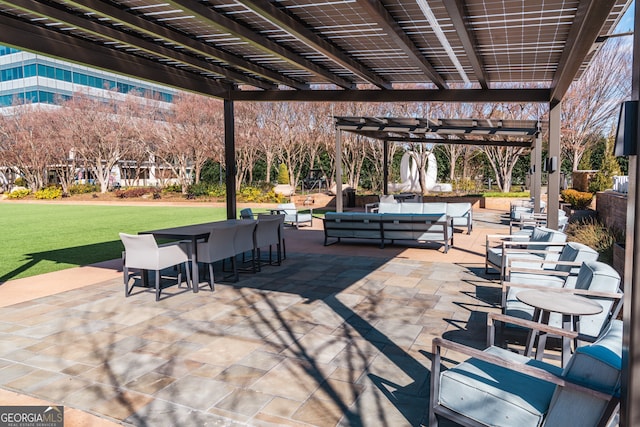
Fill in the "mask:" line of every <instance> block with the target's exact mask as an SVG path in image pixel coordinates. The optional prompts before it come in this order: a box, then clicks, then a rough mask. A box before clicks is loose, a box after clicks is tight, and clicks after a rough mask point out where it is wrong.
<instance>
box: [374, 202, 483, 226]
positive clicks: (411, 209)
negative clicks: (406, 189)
mask: <svg viewBox="0 0 640 427" xmlns="http://www.w3.org/2000/svg"><path fill="white" fill-rule="evenodd" d="M374 212H377V213H379V214H388V213H397V214H445V215H447V216H448V217H449V218H451V220H452V221H453V226H454V227H466V229H467V234H470V233H471V230H472V229H473V207H472V205H471V203H469V202H455V203H449V202H425V203H412V202H405V203H388V202H380V203H378V206H377V208H375V210H374Z"/></svg>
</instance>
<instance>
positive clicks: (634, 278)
mask: <svg viewBox="0 0 640 427" xmlns="http://www.w3.org/2000/svg"><path fill="white" fill-rule="evenodd" d="M638 31H640V7H638V4H636V8H635V19H634V35H633V66H632V68H631V69H632V75H631V99H632V100H638V99H640V37H639V36H638ZM639 111H640V110H639ZM637 123H640V121H637ZM639 143H640V128H637V129H636V153H640V150H639V148H638V145H640V144H639ZM637 157H638V156H637V155H636V156H629V184H630V185H629V193H628V194H627V230H626V241H625V257H624V262H625V266H624V309H623V316H622V318H623V322H624V329H623V339H622V343H623V347H622V395H621V404H620V426H622V427H628V426H637V425H640V377H639V375H640V328H638V321H639V320H640V319H639V318H638V316H639V313H638V312H639V310H640V292H635V288H636V286H638V281H639V280H640V254H638V253H637V251H636V250H635V246H636V245H635V242H637V241H638V239H639V238H640V206H638V199H639V198H640V197H639V196H640V193H639V190H640V182H638V181H639V179H640V169H638V167H639V166H640V162H638V159H637Z"/></svg>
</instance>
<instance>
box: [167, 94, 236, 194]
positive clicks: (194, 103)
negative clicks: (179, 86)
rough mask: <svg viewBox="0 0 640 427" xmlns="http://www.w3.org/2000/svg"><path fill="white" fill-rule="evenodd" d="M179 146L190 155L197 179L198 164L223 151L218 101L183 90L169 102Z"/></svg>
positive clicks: (200, 166) (221, 121)
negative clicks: (179, 137)
mask: <svg viewBox="0 0 640 427" xmlns="http://www.w3.org/2000/svg"><path fill="white" fill-rule="evenodd" d="M172 111H173V120H171V121H172V122H173V123H174V124H175V125H176V126H178V129H179V132H180V134H181V137H182V138H183V139H184V140H183V141H181V145H182V146H183V147H185V148H186V149H187V150H188V151H189V152H190V154H191V162H192V168H193V176H194V180H195V182H196V183H198V182H200V172H201V171H202V166H203V165H204V164H205V163H206V161H207V160H209V159H215V160H220V158H221V157H222V152H223V151H224V148H223V147H224V144H223V133H224V129H223V126H222V123H223V122H224V119H223V106H222V102H221V101H219V100H216V99H213V98H208V97H205V96H201V95H193V94H187V93H183V94H181V95H180V96H178V97H176V99H175V100H174V102H173V104H172Z"/></svg>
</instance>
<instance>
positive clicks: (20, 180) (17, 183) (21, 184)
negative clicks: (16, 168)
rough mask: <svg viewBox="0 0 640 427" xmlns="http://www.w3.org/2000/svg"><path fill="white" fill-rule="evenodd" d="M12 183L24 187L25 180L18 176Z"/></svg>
mask: <svg viewBox="0 0 640 427" xmlns="http://www.w3.org/2000/svg"><path fill="white" fill-rule="evenodd" d="M14 184H15V185H16V187H26V185H27V181H26V180H25V179H24V178H23V177H21V176H19V177H17V178H16V180H15V181H14Z"/></svg>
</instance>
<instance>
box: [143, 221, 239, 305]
mask: <svg viewBox="0 0 640 427" xmlns="http://www.w3.org/2000/svg"><path fill="white" fill-rule="evenodd" d="M237 221H238V220H236V219H227V220H224V221H214V222H206V223H202V224H192V225H182V226H179V227H171V228H163V229H159V230H149V231H141V232H140V233H138V234H153V237H155V238H156V239H159V238H160V239H168V240H186V241H189V247H190V254H189V256H190V258H191V284H192V286H193V292H196V293H197V292H198V291H199V284H200V277H199V273H198V240H204V241H207V240H208V239H209V233H211V231H212V230H214V229H215V228H216V227H220V226H225V225H227V224H235V223H237Z"/></svg>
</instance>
